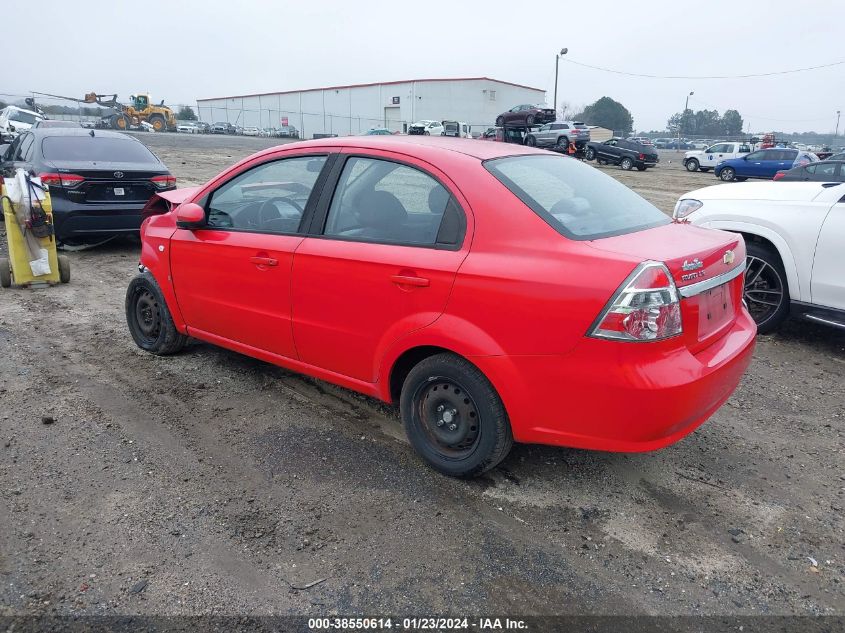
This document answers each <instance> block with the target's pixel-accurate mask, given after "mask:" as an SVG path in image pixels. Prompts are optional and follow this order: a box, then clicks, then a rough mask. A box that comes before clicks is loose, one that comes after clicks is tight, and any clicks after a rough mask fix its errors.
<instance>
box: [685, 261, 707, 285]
mask: <svg viewBox="0 0 845 633" xmlns="http://www.w3.org/2000/svg"><path fill="white" fill-rule="evenodd" d="M703 266H704V262H702V261H701V260H700V259H698V257H696V258H695V259H693V260H692V261H690V260H688V259H685V260H684V263H683V264H681V269H682V270H684V271H685V272H686V273H687V274H686V275H681V281H690V280H692V279H698V278H699V277H701V276H703V275H704V271H703V270H698V269H699V268H702V267H703ZM694 271H698V272H694Z"/></svg>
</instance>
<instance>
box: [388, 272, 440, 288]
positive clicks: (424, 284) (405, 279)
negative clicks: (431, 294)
mask: <svg viewBox="0 0 845 633" xmlns="http://www.w3.org/2000/svg"><path fill="white" fill-rule="evenodd" d="M390 281H392V282H393V283H395V284H396V285H397V286H416V287H418V288H428V286H429V284H430V283H431V282H430V280H428V279H426V278H425V277H411V276H408V275H391V276H390Z"/></svg>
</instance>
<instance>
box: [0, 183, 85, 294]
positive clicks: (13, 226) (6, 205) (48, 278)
mask: <svg viewBox="0 0 845 633" xmlns="http://www.w3.org/2000/svg"><path fill="white" fill-rule="evenodd" d="M0 195H1V196H3V197H2V201H3V220H4V221H5V223H6V241H7V243H8V248H9V257H0V286H2V287H3V288H8V287H9V286H11V285H13V284H14V285H15V286H31V285H39V284H50V285H53V284H57V283H59V282H61V283H63V284H66V283H67V282H69V281H70V261H69V260H68V258H67V256H65V255H58V254H57V253H56V240H55V237H45V238H41V239H39V240H38V242H39V243H40V245H41V248H43V249H45V250H46V251H47V253H48V261H49V262H50V274H48V275H39V276H37V277H36V276H33V274H32V270H31V269H30V267H29V250H28V249H27V246H26V243H25V242H24V236H23V233H22V232H21V228H20V225H19V224H18V219H17V217H16V215H15V209H14V208H13V206H12V203H11V201H10V200H9V198H8V197H6V188H5V187H4V186H3V184H2V179H0ZM41 208H42V209H44V211H45V212H46V213H47V216H48V217H49V219H50V222H51V223H52V221H53V207H52V204H51V203H50V193H49V192H47V193H45V199H44V200H42V201H41Z"/></svg>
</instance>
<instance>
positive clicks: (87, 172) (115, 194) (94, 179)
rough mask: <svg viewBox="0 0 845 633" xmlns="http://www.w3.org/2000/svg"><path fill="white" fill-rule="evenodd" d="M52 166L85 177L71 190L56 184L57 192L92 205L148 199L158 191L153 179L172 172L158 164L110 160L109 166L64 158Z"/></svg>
mask: <svg viewBox="0 0 845 633" xmlns="http://www.w3.org/2000/svg"><path fill="white" fill-rule="evenodd" d="M53 167H54V169H55V171H56V172H57V173H60V174H76V175H78V176H82V177H83V178H84V179H85V180H84V182H83V183H82V184H80V185H78V186H77V187H74V188H72V189H64V188H62V187H57V188H56V189H55V192H56V193H58V194H59V195H60V196H62V197H64V198H67V199H68V200H72V201H74V202H80V203H91V204H98V203H102V204H108V203H132V202H146V201H147V200H149V199H150V197H152V195H153V194H154V193H156V191H157V189H156V187H155V185H153V183H152V180H151V179H152V178H153V177H154V176H161V175H167V174H169V173H170V172H168V171H167V169H165V168H163V167H162V166H161V165H160V164H155V163H134V162H109V163H108V168H106V167H105V166H104V165H101V164H97V163H94V162H89V161H62V162H53Z"/></svg>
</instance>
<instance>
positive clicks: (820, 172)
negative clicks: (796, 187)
mask: <svg viewBox="0 0 845 633" xmlns="http://www.w3.org/2000/svg"><path fill="white" fill-rule="evenodd" d="M838 167H839V164H838V163H814V164H811V165H805V166H804V170H805V171H807V172H808V173H811V174H812V176H811V178H810V180H816V181H819V182H841V181H842V179H841V178H840V177H839V169H838Z"/></svg>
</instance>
